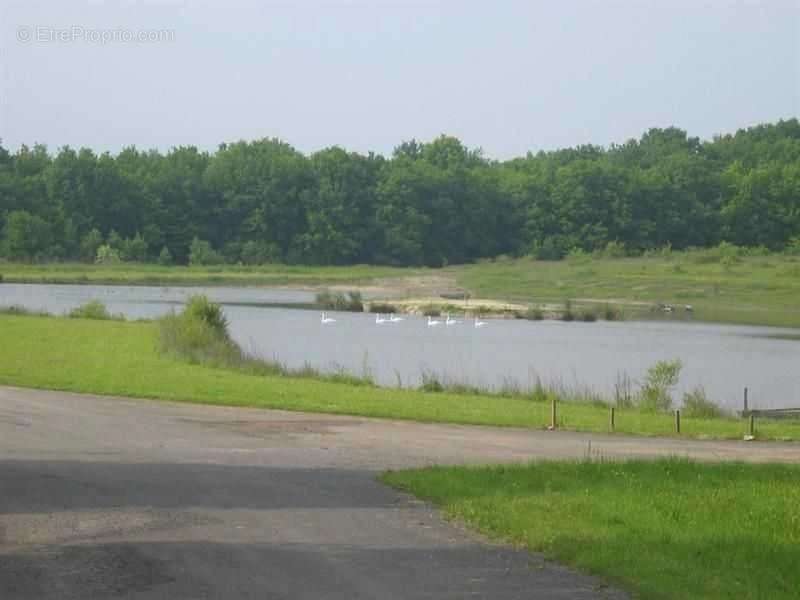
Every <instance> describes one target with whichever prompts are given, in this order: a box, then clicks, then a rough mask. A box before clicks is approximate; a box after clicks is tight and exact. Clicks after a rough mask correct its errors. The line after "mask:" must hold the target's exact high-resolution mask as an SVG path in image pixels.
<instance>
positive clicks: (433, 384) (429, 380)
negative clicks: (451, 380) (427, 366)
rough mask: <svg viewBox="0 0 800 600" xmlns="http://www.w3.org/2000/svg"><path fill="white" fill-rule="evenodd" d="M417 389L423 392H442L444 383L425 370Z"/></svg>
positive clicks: (435, 375)
mask: <svg viewBox="0 0 800 600" xmlns="http://www.w3.org/2000/svg"><path fill="white" fill-rule="evenodd" d="M419 389H420V390H422V391H423V392H434V393H438V392H443V391H444V383H442V380H441V379H440V378H439V376H438V375H437V374H436V373H434V372H433V371H427V370H425V371H423V372H422V385H420V386H419Z"/></svg>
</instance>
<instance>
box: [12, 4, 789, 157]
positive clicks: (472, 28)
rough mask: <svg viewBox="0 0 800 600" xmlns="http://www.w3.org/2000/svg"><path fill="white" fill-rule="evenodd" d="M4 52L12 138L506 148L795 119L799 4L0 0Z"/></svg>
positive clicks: (103, 145) (15, 142) (309, 148)
mask: <svg viewBox="0 0 800 600" xmlns="http://www.w3.org/2000/svg"><path fill="white" fill-rule="evenodd" d="M155 30H158V31H155ZM159 32H161V33H159ZM131 35H145V36H155V37H157V38H158V36H159V35H160V36H161V38H158V39H160V41H150V42H134V41H130V40H129V39H127V38H128V36H131ZM59 36H62V39H57V38H58V37H59ZM103 36H105V37H108V36H116V39H111V40H107V42H106V43H102V40H101V38H102V37H103ZM0 51H2V55H0V56H1V58H2V63H1V65H2V74H0V77H2V79H0V92H1V94H2V96H1V97H0V138H2V141H3V145H4V146H5V147H6V148H10V149H14V150H16V149H17V148H18V147H19V145H20V144H22V143H27V144H29V145H31V144H33V143H34V142H42V143H45V144H47V145H48V146H49V147H50V148H51V150H55V149H56V148H58V147H60V146H62V145H66V144H68V145H70V146H73V147H80V146H88V147H91V148H93V149H95V150H97V151H105V150H110V151H112V152H117V151H118V150H119V149H120V148H122V147H123V146H126V145H131V144H135V145H136V146H138V147H140V148H153V147H155V148H159V149H162V150H167V149H169V148H170V147H172V146H178V145H196V146H199V147H201V148H204V149H208V150H213V149H215V148H216V147H217V145H218V144H219V143H220V142H223V141H234V140H239V139H255V138H261V137H273V136H274V137H279V138H282V139H284V140H285V141H287V142H289V143H291V144H292V145H294V146H295V147H296V148H298V149H299V150H301V151H303V152H313V151H315V150H319V149H321V148H324V147H327V146H331V145H339V146H343V147H345V148H347V149H350V150H357V151H360V152H368V151H371V150H372V151H375V152H379V153H390V152H391V150H392V148H394V146H396V145H397V144H398V143H400V142H401V141H403V140H407V139H411V138H416V139H418V140H430V139H432V138H434V137H436V136H437V135H439V134H441V133H447V134H451V135H455V136H457V137H459V138H461V139H462V140H463V141H464V142H465V143H466V144H467V145H468V146H470V147H482V148H483V149H484V151H485V153H486V154H487V156H489V157H492V158H501V159H502V158H508V157H512V156H517V155H523V154H525V152H527V151H529V150H531V151H537V150H541V149H544V150H547V149H554V148H559V147H564V146H571V145H575V144H583V143H592V144H603V145H607V144H609V143H611V142H624V141H625V140H627V139H629V138H631V137H638V136H639V135H640V134H641V133H642V132H643V131H644V130H646V129H647V128H649V127H665V126H669V125H676V126H678V127H681V128H684V129H687V130H688V131H689V133H690V134H691V135H697V136H700V137H702V138H710V137H711V136H713V135H714V134H715V133H720V132H732V131H735V130H736V129H737V128H740V127H745V126H749V125H753V124H756V123H759V122H765V121H775V120H777V119H779V118H789V117H794V116H798V114H799V113H800V0H764V1H763V2H754V1H738V2H733V1H724V0H713V1H706V2H703V1H701V0H686V1H676V0H657V1H644V0H642V1H635V0H602V1H596V2H592V1H588V0H582V1H578V0H574V1H565V0H558V1H557V0H548V1H539V0H520V1H516V0H494V1H489V0H479V1H472V0H452V1H450V0H447V1H446V0H439V1H437V0H430V1H426V2H422V1H409V0H406V1H402V2H401V1H378V0H372V1H367V0H354V1H349V2H348V1H344V0H324V1H323V0H295V1H288V0H287V1H281V2H276V1H270V0H262V1H244V0H241V1H237V0H229V1H226V2H223V1H219V2H210V1H204V0H127V1H126V0H120V1H112V0H105V1H104V0H84V1H74V0H56V1H51V2H42V1H37V0H0Z"/></svg>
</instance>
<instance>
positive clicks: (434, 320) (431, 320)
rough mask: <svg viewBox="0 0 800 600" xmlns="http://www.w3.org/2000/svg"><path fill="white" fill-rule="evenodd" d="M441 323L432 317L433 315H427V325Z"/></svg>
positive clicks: (432, 325)
mask: <svg viewBox="0 0 800 600" xmlns="http://www.w3.org/2000/svg"><path fill="white" fill-rule="evenodd" d="M441 324H442V322H441V321H439V320H437V319H434V318H433V317H431V316H430V315H428V327H436V326H437V325H441Z"/></svg>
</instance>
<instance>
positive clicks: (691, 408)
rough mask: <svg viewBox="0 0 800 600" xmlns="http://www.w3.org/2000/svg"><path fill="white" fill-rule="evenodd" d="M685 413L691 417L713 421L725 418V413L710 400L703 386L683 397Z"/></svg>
mask: <svg viewBox="0 0 800 600" xmlns="http://www.w3.org/2000/svg"><path fill="white" fill-rule="evenodd" d="M683 412H684V414H686V415H687V416H689V417H700V418H707V419H713V418H717V417H722V416H724V414H725V412H724V411H723V410H722V409H721V408H720V407H719V406H717V405H716V404H714V402H713V401H711V400H709V399H708V396H706V391H705V389H703V387H702V386H697V387H695V388H694V389H692V391H691V392H687V393H685V394H684V395H683Z"/></svg>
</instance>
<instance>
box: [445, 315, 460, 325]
mask: <svg viewBox="0 0 800 600" xmlns="http://www.w3.org/2000/svg"><path fill="white" fill-rule="evenodd" d="M445 317H447V320H445V322H444V324H445V325H458V324H459V323H461V321H456V320H455V319H451V318H450V313H445Z"/></svg>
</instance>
